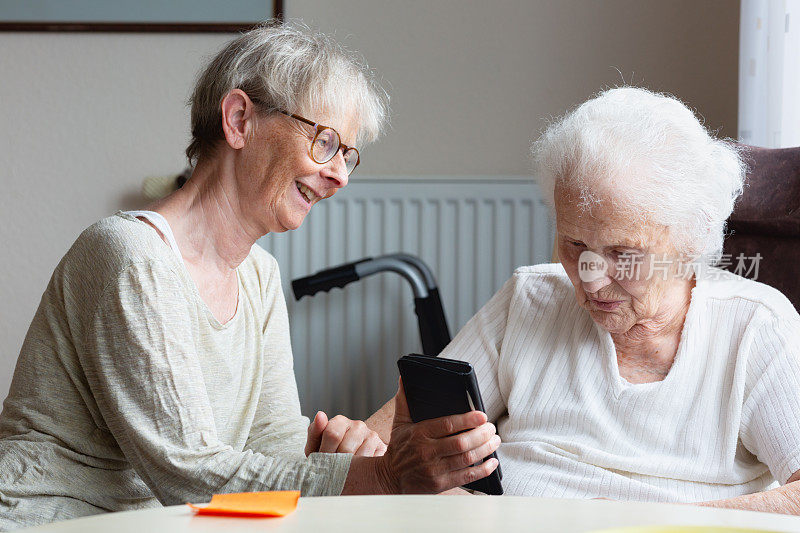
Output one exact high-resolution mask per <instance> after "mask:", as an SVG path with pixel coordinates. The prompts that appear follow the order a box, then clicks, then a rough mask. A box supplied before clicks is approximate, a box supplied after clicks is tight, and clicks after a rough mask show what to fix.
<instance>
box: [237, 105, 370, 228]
mask: <svg viewBox="0 0 800 533" xmlns="http://www.w3.org/2000/svg"><path fill="white" fill-rule="evenodd" d="M311 117H312V119H313V120H319V121H320V122H321V123H322V124H326V125H328V124H330V125H331V127H333V128H335V129H336V130H337V131H338V132H339V133H340V135H341V136H342V142H344V143H348V141H351V142H352V140H353V139H355V137H356V125H355V120H353V119H347V118H345V119H339V120H336V119H332V118H331V117H327V116H325V115H324V114H322V113H319V114H318V116H317V115H315V114H311ZM326 120H329V122H325V121H326ZM313 137H314V128H313V127H311V126H309V125H307V124H304V123H302V122H299V121H297V120H295V119H293V118H291V117H288V116H286V115H283V114H280V113H276V114H272V115H269V116H267V117H257V118H256V120H255V121H254V130H253V133H252V134H251V136H250V138H249V139H248V142H247V143H246V145H245V147H244V148H243V150H242V153H241V155H240V157H239V158H238V161H237V169H236V175H237V181H238V182H239V188H240V191H239V198H240V201H241V202H242V203H243V207H244V208H245V210H246V212H247V213H248V218H249V219H251V220H257V221H258V225H259V226H260V227H262V228H263V230H264V232H265V233H266V232H277V233H280V232H283V231H287V230H292V229H297V228H299V227H300V225H301V224H302V223H303V220H304V219H305V216H306V214H307V213H308V212H309V210H310V209H311V207H312V206H313V205H314V204H316V203H317V202H319V201H320V200H322V199H325V198H330V197H331V196H333V195H334V194H335V193H336V191H337V190H338V189H340V188H342V187H344V186H346V185H347V183H348V176H347V170H346V168H345V162H344V158H343V156H342V153H341V151H339V152H338V153H337V154H336V155H335V156H334V157H333V159H331V160H330V161H328V162H327V163H324V164H319V163H316V162H315V161H314V160H313V159H312V158H311V156H310V153H309V148H310V146H311V141H312V139H313Z"/></svg>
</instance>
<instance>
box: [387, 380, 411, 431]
mask: <svg viewBox="0 0 800 533" xmlns="http://www.w3.org/2000/svg"><path fill="white" fill-rule="evenodd" d="M412 422H413V420H411V413H409V412H408V402H407V401H406V391H405V389H404V388H403V378H400V379H399V380H398V381H397V394H395V395H394V422H393V424H392V425H396V424H410V423H412Z"/></svg>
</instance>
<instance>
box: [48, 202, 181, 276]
mask: <svg viewBox="0 0 800 533" xmlns="http://www.w3.org/2000/svg"><path fill="white" fill-rule="evenodd" d="M176 263H177V257H176V256H175V254H174V252H173V251H172V249H171V248H170V247H169V246H168V245H167V244H166V243H165V242H164V241H162V240H161V237H159V236H158V234H157V233H156V232H155V231H154V230H153V229H152V228H151V227H150V226H148V225H147V224H145V223H144V222H142V221H140V220H138V219H136V218H134V217H131V216H129V215H126V214H124V213H122V212H118V213H116V214H114V215H112V216H109V217H106V218H104V219H101V220H99V221H97V222H95V223H94V224H92V225H91V226H89V227H88V228H86V229H85V230H84V231H83V232H82V233H81V234H80V235H79V236H78V238H77V239H76V240H75V242H74V243H73V244H72V246H71V247H70V249H69V250H68V251H67V253H66V254H65V255H64V257H63V258H62V259H61V262H60V263H59V264H58V266H57V267H56V269H55V272H54V276H53V277H54V280H58V281H60V282H62V283H64V284H72V285H80V286H82V287H84V288H89V287H94V288H95V289H100V288H101V287H104V286H105V285H107V284H108V283H109V282H110V281H111V280H113V279H115V278H117V277H118V276H119V275H120V274H121V273H123V272H124V271H126V270H128V269H130V268H131V267H132V266H134V265H146V266H147V268H148V269H151V270H152V269H153V268H154V265H162V266H163V268H164V271H165V272H166V271H173V272H174V271H177V270H178V269H177V268H176Z"/></svg>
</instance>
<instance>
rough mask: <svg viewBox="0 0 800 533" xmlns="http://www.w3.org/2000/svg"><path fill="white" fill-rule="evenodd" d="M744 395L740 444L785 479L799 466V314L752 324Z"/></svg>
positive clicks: (779, 480)
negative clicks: (757, 325)
mask: <svg viewBox="0 0 800 533" xmlns="http://www.w3.org/2000/svg"><path fill="white" fill-rule="evenodd" d="M743 399H744V405H743V407H742V429H741V433H740V435H741V439H742V443H743V444H744V445H745V447H746V448H747V449H748V450H750V452H751V453H753V454H754V455H755V456H756V457H758V459H759V461H761V462H762V463H764V464H765V465H767V466H768V467H769V469H770V472H772V475H773V476H774V477H775V479H776V480H778V482H779V483H781V484H784V483H786V481H787V480H788V479H789V477H791V475H792V474H794V473H795V472H796V471H798V470H800V317H797V316H793V317H789V318H788V319H777V318H769V319H767V320H766V321H765V322H764V323H763V324H762V325H761V326H760V327H758V328H756V330H755V331H754V335H753V338H752V343H751V347H750V353H749V355H748V363H747V375H746V378H745V393H744V398H743Z"/></svg>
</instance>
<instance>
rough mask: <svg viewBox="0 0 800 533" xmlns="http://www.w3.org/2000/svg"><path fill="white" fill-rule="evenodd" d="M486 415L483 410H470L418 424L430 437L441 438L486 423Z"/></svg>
mask: <svg viewBox="0 0 800 533" xmlns="http://www.w3.org/2000/svg"><path fill="white" fill-rule="evenodd" d="M486 421H487V419H486V415H485V414H484V413H482V412H481V411H470V412H469V413H464V414H460V415H450V416H443V417H441V418H433V419H431V420H423V421H422V422H419V424H418V426H419V429H421V430H422V432H423V433H424V434H425V435H427V436H428V437H432V438H434V439H440V438H442V437H447V436H448V435H454V434H455V433H460V432H462V431H467V430H470V429H473V428H476V427H478V426H480V425H481V424H485V423H486Z"/></svg>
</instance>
